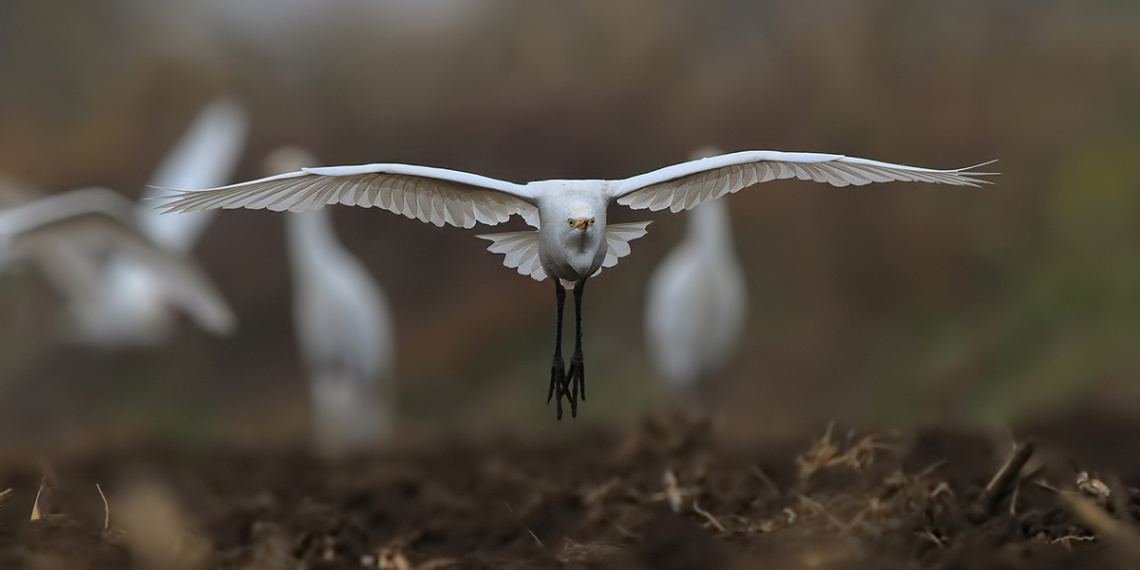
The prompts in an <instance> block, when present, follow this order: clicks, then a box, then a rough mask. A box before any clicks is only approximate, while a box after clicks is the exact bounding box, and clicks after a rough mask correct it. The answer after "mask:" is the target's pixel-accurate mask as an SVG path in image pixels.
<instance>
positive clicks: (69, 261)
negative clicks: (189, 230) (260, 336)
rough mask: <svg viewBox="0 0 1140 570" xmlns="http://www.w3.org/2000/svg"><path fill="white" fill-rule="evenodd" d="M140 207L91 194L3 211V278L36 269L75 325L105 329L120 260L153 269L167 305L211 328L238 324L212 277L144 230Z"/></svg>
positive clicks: (107, 194) (108, 194) (100, 191)
mask: <svg viewBox="0 0 1140 570" xmlns="http://www.w3.org/2000/svg"><path fill="white" fill-rule="evenodd" d="M134 207H135V203H134V202H133V201H131V200H129V199H127V198H126V197H124V196H122V195H120V194H117V193H115V192H112V191H111V190H107V189H105V188H84V189H80V190H72V191H69V192H63V193H60V194H53V195H51V196H47V197H44V198H41V199H38V200H33V201H30V202H26V203H23V204H20V205H18V206H13V207H10V208H5V209H2V210H0V270H2V269H4V268H5V267H6V266H7V265H9V264H12V263H16V262H19V261H27V262H30V263H32V264H33V265H35V266H37V268H38V269H39V270H40V272H41V273H42V274H43V276H44V278H46V279H47V280H48V281H49V283H50V284H51V285H52V286H53V287H54V288H55V289H56V290H58V291H59V292H60V293H61V294H62V295H63V296H64V297H65V300H66V302H67V306H68V312H69V315H70V317H71V318H72V320H77V321H79V322H80V323H94V324H99V323H103V322H104V320H105V319H106V318H107V317H108V315H109V313H108V311H107V306H106V304H105V300H106V299H105V296H104V295H103V294H102V290H101V285H102V281H101V280H102V279H103V277H104V275H103V269H104V268H103V266H102V264H101V260H102V259H103V258H104V257H107V256H109V255H115V256H121V257H123V258H125V259H130V260H131V261H132V263H137V264H138V265H139V266H140V267H145V268H147V269H148V271H149V273H148V275H149V276H150V277H151V278H153V279H155V280H156V282H157V283H158V284H159V285H160V286H161V287H162V288H163V290H164V291H165V294H166V296H167V298H169V299H170V301H171V302H172V303H175V304H178V305H180V306H182V307H184V308H185V309H186V310H187V311H188V312H189V313H190V314H192V315H195V317H196V318H197V319H199V320H200V322H201V323H202V324H203V325H204V326H210V325H212V326H219V327H220V326H224V325H225V324H226V323H228V322H230V320H231V319H232V316H231V315H230V313H229V311H228V309H226V306H225V303H224V302H222V301H221V296H220V295H219V294H218V293H217V291H215V290H214V288H213V285H211V283H210V281H209V280H208V279H207V278H206V276H205V275H204V274H203V273H202V272H201V271H200V270H199V269H198V268H197V266H195V265H194V264H192V263H190V262H187V261H186V260H185V259H183V257H182V256H181V255H179V254H177V253H175V252H172V251H169V250H167V249H166V248H164V247H162V246H160V245H158V244H156V243H154V242H153V241H152V240H151V239H150V237H149V236H147V235H146V233H144V232H142V231H141V230H139V229H138V227H137V226H136V225H135V220H134V217H133V215H132V214H133V209H134ZM73 324H74V323H73Z"/></svg>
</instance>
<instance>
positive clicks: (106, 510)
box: [95, 483, 111, 532]
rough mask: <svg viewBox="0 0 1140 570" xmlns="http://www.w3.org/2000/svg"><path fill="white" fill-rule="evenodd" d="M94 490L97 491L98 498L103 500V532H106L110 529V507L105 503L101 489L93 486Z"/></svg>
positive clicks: (105, 497)
mask: <svg viewBox="0 0 1140 570" xmlns="http://www.w3.org/2000/svg"><path fill="white" fill-rule="evenodd" d="M95 489H96V490H97V491H99V497H100V498H101V499H103V532H107V529H108V528H111V505H110V504H108V503H107V495H105V494H103V487H101V486H99V484H98V483H96V484H95Z"/></svg>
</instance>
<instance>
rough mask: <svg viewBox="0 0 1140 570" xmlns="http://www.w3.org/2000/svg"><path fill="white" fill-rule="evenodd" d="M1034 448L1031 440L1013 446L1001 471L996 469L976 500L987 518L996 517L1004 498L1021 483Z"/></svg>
mask: <svg viewBox="0 0 1140 570" xmlns="http://www.w3.org/2000/svg"><path fill="white" fill-rule="evenodd" d="M1035 448H1036V445H1035V443H1034V442H1033V440H1026V441H1025V442H1023V443H1020V444H1015V445H1014V446H1013V451H1011V452H1010V454H1009V457H1008V458H1006V460H1005V463H1004V464H1003V465H1002V466H1001V469H998V471H997V473H995V474H994V476H993V478H992V479H990V482H989V484H987V485H986V489H985V491H984V492H983V493H982V495H981V497H979V498H978V504H979V506H980V507H981V508H982V510H983V512H985V514H986V515H987V516H990V517H992V516H994V515H996V514H997V512H998V509H999V508H1001V504H1002V502H1003V501H1005V498H1006V497H1008V496H1010V494H1012V493H1013V492H1014V490H1015V489H1016V488H1017V486H1018V483H1020V481H1021V477H1020V474H1021V470H1022V468H1024V467H1025V464H1026V463H1028V462H1029V458H1030V457H1033V451H1034V450H1035Z"/></svg>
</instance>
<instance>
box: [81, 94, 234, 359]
mask: <svg viewBox="0 0 1140 570" xmlns="http://www.w3.org/2000/svg"><path fill="white" fill-rule="evenodd" d="M245 133H246V118H245V114H244V113H243V112H242V110H241V109H240V108H239V107H238V106H237V105H236V104H234V103H233V102H232V101H230V100H228V99H225V98H221V99H217V100H215V101H214V102H212V103H210V104H209V105H207V106H206V107H205V108H204V109H203V110H202V111H201V112H200V113H199V114H198V117H197V118H196V119H195V120H194V123H193V124H192V125H191V127H190V129H189V130H188V131H187V132H186V134H185V135H183V137H182V139H181V140H180V141H179V143H178V144H177V145H176V146H175V148H174V149H173V150H172V151H171V152H170V154H169V155H167V157H166V158H165V159H164V160H163V162H162V164H161V165H160V166H159V168H158V170H157V171H156V172H155V175H154V177H153V178H152V179H151V186H149V187H148V188H147V191H146V193H145V197H144V200H142V201H141V202H140V203H139V204H138V205H137V206H136V207H135V210H134V218H135V223H136V224H137V225H138V226H139V228H140V229H141V230H142V231H143V232H144V233H145V234H146V235H147V236H149V237H150V239H152V240H153V241H154V242H155V243H157V244H159V245H160V246H162V247H165V248H167V249H168V250H170V251H172V252H174V253H176V254H179V255H182V256H186V257H188V256H189V255H190V250H191V249H192V248H193V246H194V244H195V243H196V242H197V240H198V237H199V236H200V235H201V233H202V230H203V229H204V228H205V225H206V223H208V222H209V220H210V218H211V217H212V213H209V212H202V213H196V214H191V215H189V216H186V217H183V216H178V217H171V216H161V215H159V213H158V212H156V211H155V210H154V207H153V203H152V202H151V201H150V200H151V199H153V198H158V197H161V196H164V195H166V194H165V193H166V192H167V190H165V188H168V187H171V186H178V187H183V188H205V187H210V186H217V185H218V184H222V183H225V182H226V181H227V180H228V179H229V178H230V176H231V175H232V173H233V169H234V167H235V165H236V164H237V160H238V157H239V156H240V155H241V149H242V146H243V145H244V141H245ZM100 274H101V277H100V279H99V281H98V284H97V285H96V287H97V293H96V294H97V295H98V296H99V297H100V298H101V302H100V303H99V304H98V305H97V306H98V307H101V309H100V310H99V311H97V312H95V313H93V314H91V315H89V316H88V317H85V318H80V319H76V328H75V331H74V336H75V340H77V341H79V342H83V343H86V344H93V345H100V346H106V347H127V346H154V345H157V344H161V343H163V342H165V341H166V340H167V338H169V336H170V334H171V333H173V331H174V329H175V322H176V320H175V315H176V311H181V312H184V313H186V314H187V315H188V316H189V317H190V318H191V319H192V320H193V321H194V322H195V323H196V324H197V325H198V326H200V327H202V328H203V329H205V330H207V331H209V332H211V333H214V334H218V335H224V334H229V333H230V332H232V330H233V328H234V326H235V319H234V317H233V314H232V313H231V311H230V308H229V306H228V305H227V304H226V302H225V300H224V299H223V298H222V297H221V295H218V294H217V293H216V292H215V291H214V290H213V288H212V287H211V289H210V291H209V292H208V293H207V292H206V291H202V292H201V293H200V295H199V297H200V298H201V299H202V300H203V301H204V302H201V303H195V304H187V303H185V302H184V299H182V298H180V297H179V296H177V295H174V294H173V292H172V291H171V290H170V287H169V284H168V283H167V280H166V279H165V278H164V277H163V276H162V275H161V274H159V273H158V272H157V271H156V268H155V267H152V266H147V265H145V264H143V263H140V260H139V259H136V258H133V257H129V256H122V255H114V254H112V255H110V256H108V258H107V259H106V260H105V261H104V263H103V266H102V270H101V272H100Z"/></svg>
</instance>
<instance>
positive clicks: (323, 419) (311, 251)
mask: <svg viewBox="0 0 1140 570" xmlns="http://www.w3.org/2000/svg"><path fill="white" fill-rule="evenodd" d="M266 162H267V169H269V170H271V171H273V172H274V173H276V172H288V171H293V170H299V169H300V168H302V167H305V166H311V165H315V164H316V160H315V159H314V158H313V157H312V156H311V155H309V154H308V153H306V152H304V151H302V150H300V149H297V148H283V149H279V150H277V151H275V152H274V153H273V154H272V155H270V157H269V158H268V159H267V161H266ZM285 224H286V229H287V235H288V246H289V261H290V265H291V267H292V272H293V322H294V326H295V327H296V331H297V340H298V341H299V343H300V347H301V352H302V355H303V357H304V359H305V362H306V364H307V365H308V367H309V395H310V409H311V410H312V422H313V430H314V438H315V441H316V445H317V448H318V450H319V451H320V452H321V453H323V454H325V455H327V456H334V457H335V456H339V455H343V454H345V453H350V452H354V451H361V450H365V449H368V448H371V447H375V446H376V445H377V444H379V443H381V442H383V441H384V440H385V439H387V438H388V437H389V436H390V435H391V432H392V424H393V420H394V410H393V408H394V405H393V394H392V372H393V367H394V366H393V362H394V349H393V346H392V345H393V338H392V319H391V312H390V311H389V308H388V302H387V300H386V299H385V298H384V293H383V291H382V290H381V289H380V286H379V285H377V284H376V281H375V280H374V279H372V277H371V276H370V275H369V274H368V271H367V269H365V267H364V266H363V265H362V264H361V263H360V261H359V260H358V259H356V258H355V257H354V256H353V255H352V254H351V253H350V252H349V251H348V250H346V249H345V248H344V246H342V245H341V244H340V242H339V241H338V240H337V238H336V232H335V230H334V228H333V220H332V214H331V212H330V209H329V208H317V209H314V210H308V211H304V212H291V213H290V214H289V215H288V216H287V217H286V221H285Z"/></svg>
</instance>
